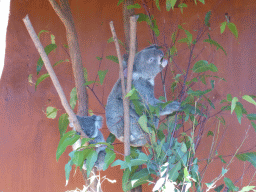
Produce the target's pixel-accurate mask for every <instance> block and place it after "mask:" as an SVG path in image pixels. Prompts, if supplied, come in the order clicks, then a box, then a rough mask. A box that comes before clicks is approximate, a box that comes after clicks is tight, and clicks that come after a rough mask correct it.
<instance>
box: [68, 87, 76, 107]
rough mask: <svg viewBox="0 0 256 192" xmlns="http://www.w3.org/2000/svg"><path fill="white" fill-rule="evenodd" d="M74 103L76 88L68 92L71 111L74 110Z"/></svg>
mask: <svg viewBox="0 0 256 192" xmlns="http://www.w3.org/2000/svg"><path fill="white" fill-rule="evenodd" d="M76 101H77V92H76V87H74V88H73V89H72V90H71V92H70V101H69V103H70V106H71V108H72V109H74V108H75V106H76Z"/></svg>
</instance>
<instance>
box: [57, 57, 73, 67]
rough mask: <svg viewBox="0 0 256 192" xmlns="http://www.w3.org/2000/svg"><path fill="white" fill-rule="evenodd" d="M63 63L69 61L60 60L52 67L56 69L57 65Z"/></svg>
mask: <svg viewBox="0 0 256 192" xmlns="http://www.w3.org/2000/svg"><path fill="white" fill-rule="evenodd" d="M64 62H69V60H68V59H66V60H65V61H64V60H62V59H61V60H59V61H57V62H56V63H54V65H53V67H56V66H57V65H59V64H61V63H64Z"/></svg>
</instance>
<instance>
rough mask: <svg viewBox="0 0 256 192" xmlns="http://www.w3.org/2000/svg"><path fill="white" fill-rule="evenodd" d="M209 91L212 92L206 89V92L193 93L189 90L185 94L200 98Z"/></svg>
mask: <svg viewBox="0 0 256 192" xmlns="http://www.w3.org/2000/svg"><path fill="white" fill-rule="evenodd" d="M211 90H212V89H207V90H205V91H201V90H198V91H193V90H192V89H189V90H188V92H187V94H189V95H192V96H198V97H199V96H202V95H204V94H206V93H209V92H210V91H211Z"/></svg>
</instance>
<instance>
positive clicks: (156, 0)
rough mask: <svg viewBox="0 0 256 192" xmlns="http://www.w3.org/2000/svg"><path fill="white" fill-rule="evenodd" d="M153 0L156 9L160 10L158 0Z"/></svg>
mask: <svg viewBox="0 0 256 192" xmlns="http://www.w3.org/2000/svg"><path fill="white" fill-rule="evenodd" d="M154 1H155V2H156V7H157V9H158V10H159V11H161V9H160V4H159V0H154Z"/></svg>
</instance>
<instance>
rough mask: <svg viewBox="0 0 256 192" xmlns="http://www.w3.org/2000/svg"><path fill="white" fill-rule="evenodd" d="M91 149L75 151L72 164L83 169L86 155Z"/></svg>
mask: <svg viewBox="0 0 256 192" xmlns="http://www.w3.org/2000/svg"><path fill="white" fill-rule="evenodd" d="M88 151H89V149H86V150H82V151H75V153H74V156H73V157H72V158H71V160H72V162H73V163H74V164H75V165H76V166H80V167H83V164H84V159H85V157H86V155H87V154H88Z"/></svg>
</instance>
